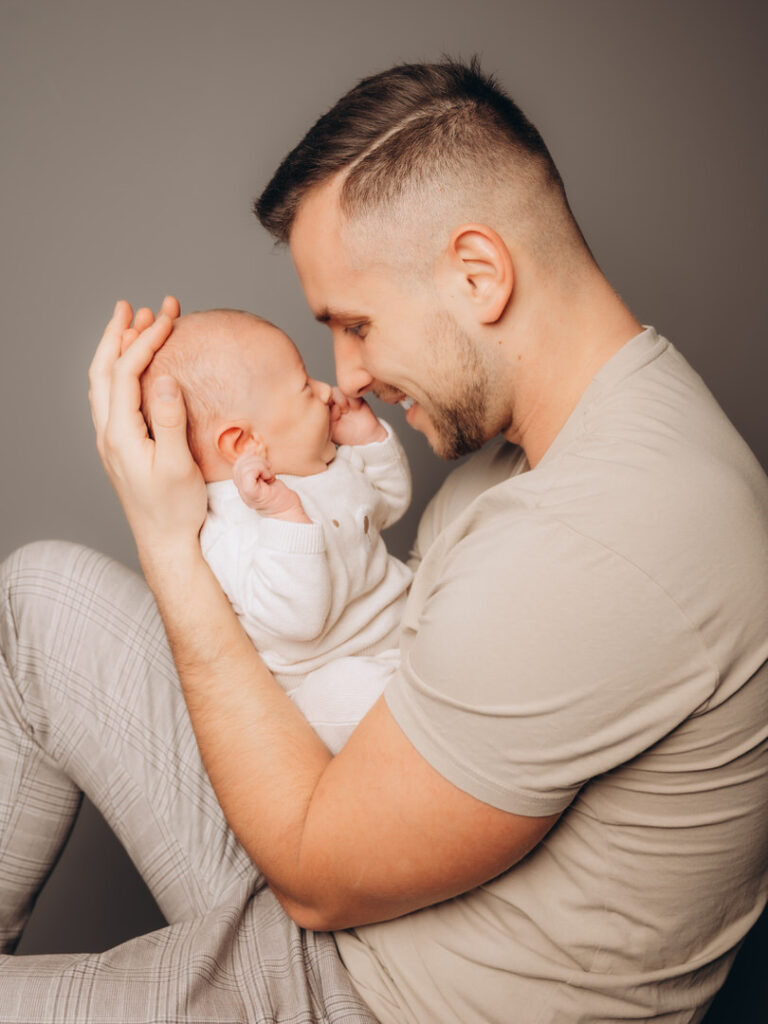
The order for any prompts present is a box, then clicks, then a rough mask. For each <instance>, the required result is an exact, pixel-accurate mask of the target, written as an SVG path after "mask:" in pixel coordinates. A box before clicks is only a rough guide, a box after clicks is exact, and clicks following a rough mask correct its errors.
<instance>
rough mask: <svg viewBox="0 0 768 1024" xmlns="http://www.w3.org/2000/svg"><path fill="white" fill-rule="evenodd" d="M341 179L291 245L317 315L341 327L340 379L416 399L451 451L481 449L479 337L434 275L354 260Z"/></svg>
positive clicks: (440, 444)
mask: <svg viewBox="0 0 768 1024" xmlns="http://www.w3.org/2000/svg"><path fill="white" fill-rule="evenodd" d="M336 192H337V185H336V184H335V183H333V182H331V183H328V184H326V185H321V186H319V187H318V188H316V189H314V190H313V191H312V192H311V193H310V194H309V195H308V196H307V197H306V199H305V200H304V201H303V203H302V206H301V207H300V209H299V213H298V215H297V218H296V221H295V224H294V227H293V231H292V232H291V239H290V249H291V255H292V257H293V261H294V263H295V265H296V269H297V271H298V274H299V279H300V281H301V285H302V287H303V289H304V293H305V295H306V297H307V301H308V302H309V305H310V308H311V309H312V311H313V313H314V314H315V316H316V317H317V318H318V319H319V320H320V321H321V322H322V323H326V324H327V325H328V327H329V328H330V330H331V332H332V334H333V342H334V355H335V359H336V373H337V378H338V383H339V387H340V388H341V389H342V391H344V392H345V393H346V394H348V395H362V394H364V393H365V392H366V391H373V392H374V394H376V395H377V396H378V397H379V398H381V399H382V400H383V401H385V402H390V403H395V402H399V401H401V400H403V399H405V398H409V399H411V400H412V401H413V405H412V406H411V407H410V409H409V410H408V412H407V414H406V419H407V421H408V423H409V424H410V425H411V426H412V427H414V428H415V429H416V430H420V431H421V432H422V433H423V434H425V435H426V437H427V440H428V441H429V443H430V445H431V446H432V448H433V449H434V451H435V452H436V453H437V454H438V455H440V456H442V457H443V458H456V457H457V456H458V455H461V454H464V453H465V452H468V451H473V450H475V449H476V448H479V447H480V445H482V444H483V443H484V442H485V441H486V440H487V439H488V437H489V436H490V434H487V433H486V431H485V427H484V420H485V413H486V396H487V395H488V393H489V384H490V382H489V380H488V379H487V378H488V374H487V370H486V367H485V365H484V363H483V361H482V359H481V358H480V355H479V353H478V350H477V347H476V345H475V344H474V342H473V340H472V338H470V337H469V336H468V335H467V334H466V333H465V332H463V331H462V330H461V328H460V327H459V325H458V324H457V323H456V322H455V321H454V320H453V318H452V317H451V316H450V315H449V314H448V313H447V312H446V311H444V310H442V309H441V308H440V304H439V298H438V296H437V294H436V293H435V292H434V291H433V290H432V289H431V288H430V287H429V282H428V281H423V280H422V281H414V282H413V283H412V284H409V283H407V282H406V281H405V280H404V279H403V276H402V275H401V274H399V273H397V272H396V271H395V270H393V269H392V268H391V266H388V265H387V263H386V261H384V260H379V261H377V260H376V259H375V243H372V242H368V241H366V243H365V246H366V249H367V252H368V254H369V256H370V257H372V258H367V259H360V258H359V253H358V247H357V246H356V247H355V256H354V258H353V256H352V254H351V252H350V248H351V247H350V245H349V242H348V241H346V240H345V234H344V232H343V231H342V226H343V225H342V219H341V215H340V213H339V210H338V201H337V194H336Z"/></svg>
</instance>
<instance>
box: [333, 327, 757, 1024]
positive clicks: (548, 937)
mask: <svg viewBox="0 0 768 1024" xmlns="http://www.w3.org/2000/svg"><path fill="white" fill-rule="evenodd" d="M418 549H419V553H420V554H421V555H422V556H423V557H422V560H421V565H420V567H419V570H418V572H417V575H416V578H415V580H414V582H413V585H412V588H411V593H410V597H409V601H408V605H407V608H406V614H405V619H404V634H403V642H402V652H403V657H402V667H401V671H400V673H399V674H398V676H397V677H396V678H395V680H394V682H393V683H392V684H390V686H389V688H388V690H387V692H386V700H387V703H388V706H389V708H390V710H391V712H392V714H393V716H394V717H395V719H396V720H397V722H398V723H399V725H400V726H401V728H402V729H403V731H404V732H405V734H406V735H407V736H408V738H409V739H410V740H411V742H412V743H413V745H414V746H415V747H416V748H417V749H418V750H419V751H420V753H421V754H422V755H423V756H424V757H425V758H426V760H427V761H428V762H429V763H430V764H432V765H433V766H434V767H435V768H436V769H437V770H438V771H439V772H440V773H441V774H442V775H443V776H444V777H445V778H447V779H449V780H450V781H451V782H453V783H454V784H455V785H456V786H458V787H459V788H461V789H462V790H465V791H467V792H469V793H471V794H473V795H474V796H476V797H478V798H479V799H481V800H483V801H485V802H487V803H489V804H492V805H494V806H496V807H499V808H503V809H506V810H508V811H512V812H515V813H518V814H525V815H533V816H540V815H547V814H551V813H554V812H557V811H560V810H563V809H565V808H567V810H566V811H565V813H564V814H563V816H562V818H561V819H560V821H559V822H558V824H557V825H556V826H555V828H554V829H553V830H552V832H550V833H549V835H548V836H547V837H546V838H545V839H544V840H543V842H542V843H541V844H540V845H539V846H538V847H537V848H536V849H535V850H534V851H533V852H532V853H531V854H529V856H528V857H527V858H525V859H524V860H523V861H522V862H521V863H520V864H518V865H517V866H515V867H514V868H512V869H511V870H510V871H508V872H506V873H505V874H504V875H502V876H500V877H499V878H497V879H495V880H494V881H491V882H489V883H488V884H487V885H484V886H481V887H480V888H478V889H475V890H473V891H472V892H470V893H468V894H466V895H464V896H462V897H459V898H456V899H453V900H449V901H447V902H445V903H442V904H439V905H437V906H434V907H429V908H426V909H424V910H421V911H417V912H415V913H412V914H409V915H407V916H406V917H403V918H400V919H398V920H395V921H389V922H385V923H382V924H378V925H368V926H366V927H361V928H357V929H355V930H353V931H350V932H341V933H337V936H336V938H337V942H338V946H339V950H340V952H341V955H342V958H343V960H344V962H345V964H346V965H347V967H348V969H349V971H350V973H351V975H352V977H353V979H354V981H355V983H356V985H357V986H358V987H359V989H360V991H361V992H362V993H363V995H364V996H365V998H366V999H367V1001H368V1002H369V1003H370V1005H371V1007H372V1009H373V1011H374V1012H375V1013H376V1014H377V1015H378V1017H379V1018H380V1019H381V1021H382V1022H383V1024H485V1022H489V1024H514V1022H517V1021H520V1022H521V1024H565V1022H569V1024H575V1022H577V1021H578V1022H580V1024H583V1022H612V1024H613V1022H616V1021H620V1020H635V1021H638V1020H643V1021H646V1020H653V1019H659V1020H661V1019H663V1020H664V1021H665V1022H668V1024H671V1022H683V1021H686V1022H688V1021H691V1020H699V1019H700V1017H701V1016H702V1015H703V1010H696V1008H697V1007H702V1006H704V1005H706V1003H707V1001H708V1000H709V999H710V998H711V997H712V995H713V994H714V992H715V991H716V990H717V988H718V987H719V985H720V984H721V983H722V981H723V979H724V977H725V973H726V971H727V969H728V966H729V965H730V963H731V961H732V957H733V955H734V946H735V945H736V944H737V943H738V941H739V940H740V939H741V938H742V936H743V935H744V934H745V932H746V931H747V929H748V928H749V927H750V925H751V924H752V922H753V921H754V920H755V919H756V918H757V916H758V915H759V913H760V910H761V908H762V906H763V904H764V902H765V898H766V889H767V888H768V667H767V665H766V659H767V658H768V481H767V480H766V477H765V474H764V473H763V471H762V469H761V468H760V466H759V465H758V463H757V461H756V460H755V458H754V457H753V455H752V454H751V452H750V451H749V449H748V448H747V446H746V445H745V444H744V442H743V441H742V440H741V439H740V438H739V436H738V435H737V433H736V431H735V430H734V428H733V427H732V426H731V424H730V423H729V422H728V420H727V419H726V417H725V416H724V414H723V413H722V411H721V410H720V409H719V407H718V406H717V404H716V402H715V401H714V399H713V398H712V396H711V394H710V393H709V392H708V390H707V389H706V387H705V386H704V384H703V382H702V381H701V379H700V378H699V377H698V376H697V375H696V374H695V373H694V372H693V370H692V369H691V368H690V366H689V365H688V364H687V363H686V361H685V360H684V359H683V358H682V356H681V355H680V354H679V353H678V352H677V351H676V350H675V349H674V348H673V347H672V346H671V345H670V344H669V342H667V341H666V340H665V339H663V338H660V337H659V336H658V335H657V334H656V332H655V331H654V330H653V329H652V328H649V329H647V330H645V331H644V332H643V333H642V334H640V335H638V336H637V337H636V338H634V339H633V340H632V341H631V342H629V343H628V344H627V345H625V346H624V347H623V348H622V349H621V350H620V351H619V352H618V353H617V354H616V355H615V356H614V357H613V358H612V359H611V360H610V361H609V362H608V363H607V364H606V365H605V366H604V367H603V368H602V369H601V371H600V372H599V373H598V374H597V376H596V377H595V379H594V380H593V381H592V383H591V385H590V386H589V388H588V390H587V391H586V393H585V394H584V396H583V398H582V400H581V402H580V403H579V405H578V407H577V408H576V409H575V410H574V412H573V414H572V415H571V417H570V418H569V420H568V422H567V423H566V425H565V427H564V428H563V430H562V431H561V432H560V434H559V435H558V437H557V438H556V440H555V442H554V444H553V445H552V446H551V448H550V449H549V451H548V452H547V454H546V456H545V458H544V459H543V460H542V461H541V463H540V464H539V465H538V466H537V467H536V468H535V469H533V470H528V468H527V464H526V463H525V460H524V457H523V456H522V453H521V452H520V451H519V449H516V448H514V447H513V446H511V445H508V444H498V443H497V444H494V445H491V446H489V447H487V448H486V449H484V450H483V451H482V452H479V453H478V454H477V455H475V456H473V457H472V458H471V459H470V460H468V461H467V462H466V463H465V464H464V465H463V466H462V467H460V468H459V469H458V470H457V471H456V472H455V473H454V474H452V475H451V477H450V478H449V479H448V481H447V482H446V484H445V485H444V487H443V488H442V489H441V491H440V492H439V493H438V495H437V496H436V498H435V499H434V500H433V502H432V503H431V505H430V507H429V508H428V510H427V512H426V513H425V516H424V519H423V522H422V525H421V527H420V531H419V540H418Z"/></svg>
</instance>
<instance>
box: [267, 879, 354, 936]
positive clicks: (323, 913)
mask: <svg viewBox="0 0 768 1024" xmlns="http://www.w3.org/2000/svg"><path fill="white" fill-rule="evenodd" d="M272 891H273V892H274V894H275V896H276V897H277V900H278V902H279V903H280V905H281V906H282V908H283V910H284V911H285V912H286V914H287V915H288V917H290V918H291V920H292V921H293V922H294V923H295V924H297V925H298V926H299V928H303V929H305V931H310V932H333V931H338V930H340V929H342V928H350V927H352V924H353V922H352V921H351V920H350V915H349V914H348V913H347V914H344V913H343V911H341V909H340V908H334V907H330V906H327V905H321V904H319V903H317V904H316V903H310V902H308V901H303V900H296V899H294V898H293V897H292V896H287V895H286V894H285V893H283V892H280V890H279V889H276V888H275V887H274V886H272Z"/></svg>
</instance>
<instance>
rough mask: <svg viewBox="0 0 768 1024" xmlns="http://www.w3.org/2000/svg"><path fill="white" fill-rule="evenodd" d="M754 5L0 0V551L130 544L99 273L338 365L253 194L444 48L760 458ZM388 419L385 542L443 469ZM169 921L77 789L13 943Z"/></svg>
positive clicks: (728, 1) (763, 437) (85, 939)
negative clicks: (399, 474) (477, 60)
mask: <svg viewBox="0 0 768 1024" xmlns="http://www.w3.org/2000/svg"><path fill="white" fill-rule="evenodd" d="M767 24H768V17H767V8H766V5H765V4H764V3H762V2H760V0H755V2H748V0H741V2H737V0H717V2H716V0H535V2H532V0H531V2H515V0H508V2H502V0H496V2H493V0H488V2H483V0H475V2H473V3H467V2H466V0H461V2H457V0H389V2H388V3H386V4H384V3H372V2H369V0H334V2H322V0H319V2H315V3H311V2H290V0H286V2H284V3H282V4H281V5H279V6H278V5H277V4H273V3H270V4H267V3H261V2H246V0H228V2H221V0H218V2H213V0H208V2H205V0H196V2H195V0H186V2H181V0H165V2H164V0H159V2H158V0H152V2H146V0H139V2H136V0H130V2H107V0H101V2H95V0H83V2H76V0H55V2H44V0H0V76H1V77H2V95H1V105H0V131H1V135H0V138H1V139H2V156H1V158H0V159H1V163H0V175H1V178H0V237H1V238H2V255H1V256H0V259H1V260H2V265H1V266H0V288H2V303H0V325H1V326H0V339H1V340H0V344H1V345H2V370H1V371H0V433H1V436H2V439H3V441H2V464H1V468H2V478H3V487H2V497H1V498H0V526H1V527H2V529H1V530H0V556H2V555H4V554H5V553H7V552H8V551H10V550H11V549H12V548H14V547H15V546H17V545H18V544H21V543H23V542H24V541H28V540H32V539H35V538H39V537H44V536H56V537H63V538H69V539H72V540H77V541H82V542H85V543H88V544H90V545H92V546H94V547H96V548H100V549H101V550H103V551H106V552H108V553H110V554H112V555H114V556H115V557H117V558H119V559H121V560H123V561H125V562H127V563H129V564H132V565H135V564H136V561H135V555H134V549H133V543H132V540H131V537H130V534H129V531H128V529H127V527H126V526H125V524H124V522H123V518H122V514H121V511H120V509H119V506H118V504H117V501H116V499H115V498H114V497H113V495H112V493H111V491H110V488H109V485H108V483H107V481H106V478H105V477H104V476H103V473H102V470H101V467H100V464H99V462H98V459H97V456H96V452H95V447H94V444H93V438H92V430H91V425H90V417H89V413H88V408H87V402H86V391H87V385H86V370H87V366H88V363H89V361H90V358H91V354H92V351H93V348H94V346H95V344H96V341H97V340H98V337H99V335H100V333H101V330H102V327H103V324H104V322H105V321H106V319H107V318H108V316H109V313H110V311H111V308H112V306H113V304H114V302H115V299H116V298H118V297H124V298H128V299H129V300H131V301H132V302H135V303H138V304H148V305H155V306H156V305H157V304H158V302H159V301H160V299H161V298H162V296H163V294H164V293H165V292H166V291H172V292H174V293H175V294H177V295H178V296H179V298H180V299H181V302H182V308H186V309H187V310H190V309H198V308H204V307H207V306H214V305H215V306H235V307H241V308H248V309H253V310H255V311H257V312H259V313H261V314H263V315H265V316H267V317H269V318H270V319H272V320H274V321H276V322H277V323H278V324H280V325H281V326H283V327H284V328H285V329H286V330H287V331H288V332H289V333H290V334H291V335H292V336H293V337H294V338H295V339H296V341H297V342H298V343H299V345H300V347H301V348H302V349H303V351H304V352H305V355H306V357H307V362H308V365H309V366H310V369H311V371H312V372H313V373H314V374H315V375H318V376H325V377H332V361H331V357H330V346H329V343H328V338H327V336H326V333H325V331H324V329H323V328H321V327H319V326H318V325H317V324H315V323H314V321H313V320H312V318H311V316H310V315H309V313H308V311H307V309H306V307H305V304H304V300H303V297H302V294H301V291H300V289H299V286H298V284H297V282H296V279H295V276H294V274H293V271H292V268H291V264H290V260H289V258H288V256H287V254H286V253H285V252H280V251H275V250H274V248H273V246H272V243H271V241H270V239H269V238H268V237H267V236H266V234H265V233H264V232H263V231H262V230H261V228H260V227H259V226H258V224H257V222H256V220H255V218H254V217H253V216H252V215H251V214H250V212H249V205H250V202H251V200H252V198H253V197H254V196H255V195H257V194H258V192H259V191H260V189H261V187H262V186H263V185H264V184H265V183H266V180H267V179H268V177H269V175H270V174H271V172H272V170H273V169H274V168H275V166H276V165H277V163H278V162H279V160H280V159H281V158H282V156H283V155H284V154H285V152H287V150H288V149H289V148H290V147H291V146H292V145H293V144H294V143H295V142H296V141H297V140H298V139H299V137H300V136H301V135H302V134H303V132H304V131H305V130H306V129H307V128H308V127H309V125H310V124H311V123H312V122H313V121H314V120H315V118H316V117H317V116H318V115H319V114H320V113H322V112H323V111H324V110H325V109H327V107H328V106H330V105H331V104H332V103H333V102H334V101H335V100H336V99H337V98H338V96H339V95H340V94H341V93H342V92H344V91H345V90H346V89H347V88H349V87H350V86H351V85H352V84H353V83H354V82H355V81H356V80H357V79H358V78H360V77H361V76H363V75H365V74H368V73H371V72H372V71H375V70H379V69H381V68H384V67H386V66H388V65H390V64H392V63H394V62H396V61H402V60H424V59H435V58H438V57H439V56H440V55H441V54H442V53H444V52H448V53H451V54H454V55H459V56H469V55H471V54H473V53H478V54H479V55H480V56H481V58H482V60H483V64H484V66H485V67H486V68H487V69H489V70H494V71H495V72H497V73H498V75H499V78H500V80H501V82H502V83H503V84H504V85H505V86H506V87H507V89H508V90H509V91H510V92H511V94H512V95H513V97H514V98H515V99H516V100H517V102H518V103H519V104H520V105H521V106H522V107H523V109H524V110H525V111H526V113H527V114H528V115H529V117H530V118H531V119H532V120H533V121H534V122H535V123H536V124H537V125H538V127H539V128H540V130H541V131H542V133H543V135H544V137H545V139H546V140H547V142H548V144H549V146H550V149H551V151H552V154H553V156H554V158H555V161H556V163H557V164H558V166H559V167H560V170H561V172H562V174H563V177H564V179H565V182H566V186H567V188H568V194H569V197H570V199H571V204H572V206H573V208H574V211H575V213H576V216H577V218H578V219H579V221H580V223H581V225H582V228H583V230H584V232H585V234H586V236H587V238H588V240H589V241H590V244H591V246H592V248H593V251H594V252H595V255H596V257H597V259H598V261H599V262H600V264H601V266H602V267H603V269H604V270H605V272H606V273H607V275H608V277H609V278H610V280H611V281H612V282H613V283H614V285H615V286H616V287H617V289H618V290H619V292H620V293H621V294H622V295H623V297H624V298H625V300H626V301H627V303H628V304H629V306H630V307H631V308H632V310H633V311H634V312H635V314H636V315H637V316H638V317H639V318H640V319H641V320H642V321H643V322H644V323H652V324H655V325H656V326H657V327H658V328H659V329H660V330H661V331H663V333H665V334H666V335H667V336H668V337H670V338H671V339H672V340H673V341H674V342H675V344H676V345H677V346H678V347H679V348H680V349H681V350H682V351H683V352H684V353H685V354H686V355H687V356H688V358H689V359H690V360H691V362H692V363H693V364H694V366H696V368H697V369H698V370H699V371H700V372H701V373H702V374H703V375H704V377H705V379H706V380H707V381H708V382H709V384H710V386H711V387H712V389H713V390H714V392H715V394H716V395H717V397H718V398H719V400H720V401H721V403H722V404H723V406H724V407H725V409H726V411H727V412H728V413H729V415H730V416H731V418H732V419H733V420H734V422H735V423H736V425H737V426H738V428H739V429H740V430H741V431H742V433H743V434H744V436H745V437H746V438H747V440H748V441H749V443H750V444H751V445H752V447H753V449H754V450H755V452H756V453H757V455H758V457H759V458H760V459H761V460H762V462H763V465H766V464H768V432H767V431H766V418H765V414H764V409H765V400H764V396H763V390H764V377H765V370H766V354H765V351H764V331H763V330H762V318H763V309H762V304H763V300H764V297H765V282H766V258H765V248H764V247H765V240H766V229H767V228H768V216H767V210H766V189H765V183H766V180H768V166H767V164H768V160H767V147H766V141H767V140H766V120H765V115H764V103H765V99H766V96H767V95H768V91H767V90H766V85H767V84H768V83H767V81H766V79H767V78H768V75H767V74H766V63H765V61H764V59H763V58H764V53H765V47H766V27H767ZM395 418H396V424H395V425H396V426H400V422H401V421H400V420H399V411H398V412H397V413H396V417H395ZM404 429H406V430H407V428H404ZM404 437H405V441H406V444H407V446H408V449H409V454H410V456H411V459H412V464H413V468H414V476H415V480H416V496H415V500H414V505H413V509H412V511H411V515H410V516H409V518H408V519H407V520H406V521H405V523H404V524H402V525H401V526H399V527H397V528H395V530H394V531H392V532H391V534H390V544H391V547H392V548H393V549H394V550H395V551H396V552H397V553H399V554H403V553H404V552H405V550H406V549H407V546H408V543H409V540H410V538H411V537H412V534H413V530H414V525H415V521H416V518H417V516H418V513H419V512H420V510H421V509H422V507H423V505H424V502H425V500H426V498H427V497H428V495H429V494H430V493H431V492H432V491H433V490H434V488H435V487H436V486H437V484H438V483H439V481H440V480H441V479H442V477H443V475H444V473H445V471H446V467H445V466H444V465H442V464H440V463H439V462H437V461H436V460H434V459H433V458H432V457H431V456H430V454H429V452H428V450H427V448H426V446H425V445H424V443H423V441H422V439H421V438H420V437H419V436H416V435H413V434H411V433H410V432H409V433H407V434H405V435H404ZM161 923H162V919H161V918H160V917H159V915H158V912H157V910H156V909H155V908H154V905H153V904H152V902H151V899H150V898H149V896H148V894H147V893H146V891H145V890H144V889H143V887H142V885H141V883H140V882H139V880H138V879H137V877H136V876H135V874H134V873H133V872H132V869H131V867H130V865H129V864H128V862H127V859H126V858H125V855H124V854H123V853H122V850H121V849H120V848H119V847H118V846H117V844H116V842H115V841H114V840H113V839H112V838H111V835H110V834H109V833H108V832H107V831H106V829H105V826H104V825H103V824H102V823H101V820H100V818H99V817H98V815H97V814H96V812H95V811H94V810H93V808H92V807H90V805H87V804H86V805H85V807H84V811H83V813H82V815H81V818H80V821H79V823H78V826H77V828H76V830H75V832H74V834H73V837H72V840H71V842H70V846H69V847H68V849H67V850H66V851H65V853H64V856H63V857H62V859H61V861H60V863H59V865H58V867H57V869H56V871H55V872H54V875H53V876H52V879H51V881H50V883H49V885H48V887H47V889H46V891H45V893H44V894H43V897H42V898H41V900H40V903H39V904H38V908H37V910H36V912H35V916H34V918H33V920H32V923H31V924H30V927H29V929H28V932H27V935H26V937H25V940H24V943H23V946H22V949H23V951H25V952H34V951H48V950H61V951H64V950H86V949H99V948H104V947H106V946H108V945H111V944H113V943H115V942H117V941H120V940H121V939H123V938H126V937H128V936H129V935H131V934H135V933H136V932H138V931H140V930H143V929H145V928H147V927H150V926H153V925H157V924H161ZM743 959H744V957H742V960H743ZM757 998H763V999H764V998H765V989H764V988H763V989H762V990H761V994H760V993H758V994H755V993H753V994H752V995H750V996H749V999H750V1000H751V1001H750V1006H754V1005H755V1000H756V999H757ZM745 1005H746V1004H745ZM740 1012H741V1013H742V1015H741V1016H740V1017H739V1018H738V1019H739V1020H741V1021H742V1022H744V1021H746V1020H747V1019H748V1017H747V1016H746V1015H745V1014H746V1013H747V1011H746V1010H745V1009H742V1011H740ZM731 1019H735V1018H733V1017H732V1018H731ZM755 1019H757V1018H755Z"/></svg>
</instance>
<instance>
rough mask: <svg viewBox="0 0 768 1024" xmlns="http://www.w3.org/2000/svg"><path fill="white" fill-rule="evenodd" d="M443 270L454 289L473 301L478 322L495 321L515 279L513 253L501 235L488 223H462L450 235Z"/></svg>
mask: <svg viewBox="0 0 768 1024" xmlns="http://www.w3.org/2000/svg"><path fill="white" fill-rule="evenodd" d="M443 270H444V272H446V273H447V275H448V279H449V280H450V286H451V289H452V291H454V290H455V287H456V285H457V284H458V287H459V290H460V294H461V295H462V296H464V297H465V298H466V299H467V300H468V301H469V302H471V304H472V306H473V308H474V311H475V315H476V316H477V319H478V322H479V323H482V324H495V323H496V322H497V321H498V320H500V319H501V317H502V316H503V314H504V311H505V310H506V308H507V306H508V305H509V300H510V298H511V297H512V291H513V288H514V283H515V274H514V268H513V266H512V257H511V255H510V252H509V249H508V248H507V245H506V243H505V242H504V240H503V239H502V238H501V236H500V235H499V234H498V233H497V232H496V231H494V230H493V228H490V227H488V225H487V224H462V225H461V226H460V227H458V228H456V229H455V231H454V232H453V234H452V235H451V238H450V241H449V243H448V247H447V249H446V250H445V253H444V260H443Z"/></svg>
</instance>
